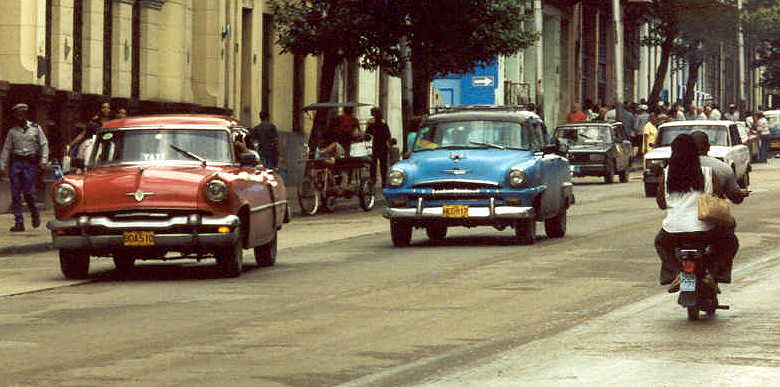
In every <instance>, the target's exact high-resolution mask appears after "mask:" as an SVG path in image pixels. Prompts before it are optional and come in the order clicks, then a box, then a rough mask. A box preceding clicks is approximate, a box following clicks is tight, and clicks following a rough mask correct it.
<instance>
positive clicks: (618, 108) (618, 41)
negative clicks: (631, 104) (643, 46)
mask: <svg viewBox="0 0 780 387" xmlns="http://www.w3.org/2000/svg"><path fill="white" fill-rule="evenodd" d="M612 19H613V21H614V23H615V49H614V50H613V51H614V52H615V113H616V114H615V116H616V117H615V119H616V120H617V121H622V120H623V109H624V106H623V101H624V100H625V96H624V94H623V74H624V71H623V15H622V13H621V12H620V0H612Z"/></svg>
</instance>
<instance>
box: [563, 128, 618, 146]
mask: <svg viewBox="0 0 780 387" xmlns="http://www.w3.org/2000/svg"><path fill="white" fill-rule="evenodd" d="M555 138H557V139H559V140H565V142H566V143H567V144H568V145H569V146H572V145H588V144H603V143H610V142H612V136H611V135H610V133H609V127H606V126H575V127H573V126H567V127H564V128H558V130H557V131H556V132H555Z"/></svg>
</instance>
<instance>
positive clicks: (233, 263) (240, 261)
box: [216, 226, 244, 278]
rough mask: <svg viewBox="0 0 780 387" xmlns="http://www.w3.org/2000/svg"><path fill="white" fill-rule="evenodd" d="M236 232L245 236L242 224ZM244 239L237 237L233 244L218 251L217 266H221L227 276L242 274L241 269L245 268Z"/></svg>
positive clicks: (220, 269)
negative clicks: (241, 227) (242, 231)
mask: <svg viewBox="0 0 780 387" xmlns="http://www.w3.org/2000/svg"><path fill="white" fill-rule="evenodd" d="M236 232H237V233H238V235H241V236H243V234H242V233H241V229H240V226H239V228H238V229H237V230H236ZM242 239H243V238H242V237H239V238H237V239H236V241H235V243H233V246H230V247H229V248H226V249H225V250H220V251H218V252H217V253H216V256H217V266H218V267H219V271H220V272H221V273H222V276H224V277H226V278H232V277H238V276H240V275H241V271H242V270H243V268H244V246H243V240H242Z"/></svg>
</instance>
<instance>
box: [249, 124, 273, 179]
mask: <svg viewBox="0 0 780 387" xmlns="http://www.w3.org/2000/svg"><path fill="white" fill-rule="evenodd" d="M248 137H249V138H248V140H249V144H250V145H252V146H256V147H257V148H258V149H257V150H258V151H260V157H261V158H262V162H263V166H265V167H266V168H276V167H277V166H278V165H279V131H278V130H277V129H276V125H274V124H272V123H271V121H270V115H269V114H268V112H266V111H262V112H260V123H259V124H258V125H257V126H255V127H254V128H252V130H251V131H250V132H249V136H248Z"/></svg>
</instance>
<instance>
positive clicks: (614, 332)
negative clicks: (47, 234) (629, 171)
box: [0, 160, 780, 386]
mask: <svg viewBox="0 0 780 387" xmlns="http://www.w3.org/2000/svg"><path fill="white" fill-rule="evenodd" d="M777 167H780V162H776V160H772V163H770V165H758V166H756V171H754V173H753V174H752V175H751V180H752V186H751V189H752V190H753V196H752V197H751V198H749V199H747V201H746V202H745V203H744V204H742V205H740V206H733V210H734V213H735V215H736V217H737V220H738V222H739V226H738V229H737V231H738V236H739V238H740V243H741V249H740V252H739V255H738V258H737V261H736V276H735V278H736V280H735V283H734V284H732V285H726V286H723V290H724V292H723V295H722V297H721V302H722V303H727V304H730V305H731V306H732V310H728V311H719V312H718V315H717V317H716V318H714V319H712V320H704V321H700V322H695V323H689V322H688V321H687V320H686V315H685V311H684V310H683V309H682V308H680V307H679V306H677V305H676V303H675V299H674V296H672V295H668V294H667V293H666V292H665V289H664V288H662V287H660V286H658V285H657V279H656V277H657V273H658V259H657V257H656V255H655V251H654V249H653V245H652V241H653V238H654V236H655V233H656V232H657V230H658V228H659V225H660V221H661V219H662V216H663V213H662V212H661V211H660V210H658V209H657V208H656V206H655V202H654V200H652V199H648V198H644V197H643V191H642V185H641V180H639V174H638V173H634V176H633V178H632V179H631V180H630V182H629V183H626V184H613V185H604V184H601V182H600V179H595V178H593V179H575V182H576V185H575V195H576V197H577V204H576V205H575V206H574V207H573V208H572V210H571V212H570V217H569V232H568V234H567V236H566V237H564V238H562V239H547V238H545V237H544V236H543V227H540V228H539V230H538V240H537V243H536V244H535V245H532V246H519V245H515V244H514V243H513V240H512V232H511V230H505V231H497V230H494V229H489V228H476V229H471V230H467V229H454V230H451V233H450V235H449V236H448V239H447V240H446V241H443V242H438V243H432V242H429V241H428V240H427V238H426V237H425V233H424V232H423V231H421V230H420V231H415V236H414V240H413V245H412V246H411V247H409V248H402V249H399V248H394V247H392V244H391V243H390V237H389V233H388V225H387V221H386V220H385V219H383V218H382V217H381V216H380V215H381V209H375V210H374V211H373V212H371V213H368V214H366V213H363V212H362V211H355V210H347V211H341V212H337V213H335V214H329V215H322V216H316V217H309V218H298V219H294V220H293V222H292V223H290V224H289V225H286V226H285V229H284V230H283V232H282V233H280V241H279V242H280V248H281V250H280V251H279V255H278V261H277V262H278V263H277V265H276V266H274V267H271V268H263V269H258V268H256V267H255V266H254V265H251V264H250V263H252V262H253V261H254V260H253V259H252V256H251V251H249V250H247V251H245V260H246V263H247V264H248V265H247V266H249V267H248V268H246V269H245V272H244V273H243V275H242V276H241V277H239V278H234V279H222V278H219V277H218V275H217V273H216V272H215V271H214V270H213V268H212V267H211V265H210V264H211V262H208V261H204V262H201V263H198V262H195V261H184V262H175V261H174V262H166V263H161V262H149V263H141V264H140V265H139V267H138V269H137V270H136V271H135V273H134V274H132V275H129V276H123V275H121V274H119V273H117V272H115V271H114V270H113V266H112V264H111V263H110V261H100V260H93V262H95V265H94V267H93V270H92V274H91V278H90V280H88V281H65V280H62V279H61V277H60V274H59V268H58V266H57V259H56V254H55V253H54V252H46V253H37V254H30V255H21V256H12V257H3V258H0V262H2V263H3V265H2V269H0V277H1V278H3V281H2V285H0V295H2V296H0V304H2V308H0V385H4V386H5V385H8V386H108V385H117V386H119V385H131V384H132V385H150V386H183V385H187V386H193V385H202V386H215V385H230V386H238V385H246V386H325V385H340V384H344V385H348V386H397V385H424V386H429V385H435V386H439V385H442V386H443V385H447V386H452V385H474V386H482V385H485V386H494V385H502V386H503V385H507V386H509V385H544V386H546V385H565V386H568V385H616V384H620V385H653V386H656V385H658V386H660V385H683V384H685V385H716V384H722V385H726V384H728V385H745V386H752V385H757V386H760V385H774V383H772V381H774V380H776V379H777V377H778V376H780V372H778V371H777V369H780V368H777V367H778V365H780V354H779V353H778V349H777V348H778V344H780V339H778V331H777V328H776V326H777V321H778V319H779V318H780V313H779V312H778V308H777V307H778V306H780V301H777V300H775V299H774V298H773V297H772V296H773V295H776V294H778V290H780V289H779V288H780V285H778V284H777V281H776V280H775V278H777V276H778V275H780V264H778V262H780V261H778V259H777V257H778V256H780V241H778V240H777V238H776V235H777V232H778V229H780V208H778V207H777V206H776V205H775V203H774V198H775V197H777V195H778V192H780V174H779V173H778V171H777V169H778V168H777Z"/></svg>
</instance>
